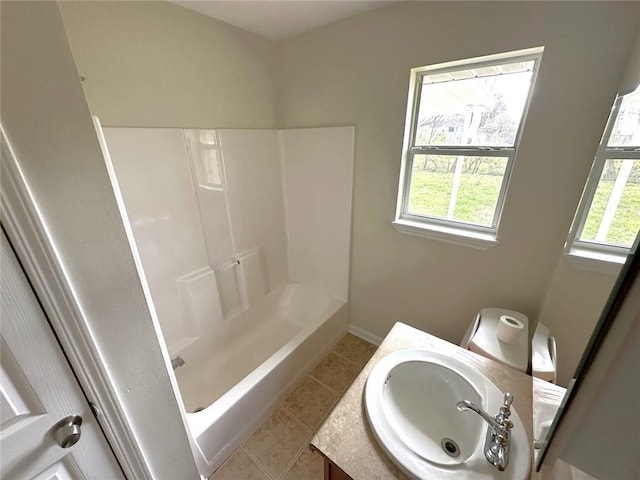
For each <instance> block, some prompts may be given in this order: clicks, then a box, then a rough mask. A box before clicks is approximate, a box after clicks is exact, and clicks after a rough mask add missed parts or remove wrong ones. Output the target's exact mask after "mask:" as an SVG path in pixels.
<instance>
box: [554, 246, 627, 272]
mask: <svg viewBox="0 0 640 480" xmlns="http://www.w3.org/2000/svg"><path fill="white" fill-rule="evenodd" d="M564 255H565V257H566V259H567V261H568V262H569V263H570V264H571V266H573V267H574V268H578V269H580V270H589V271H592V272H598V273H604V274H607V275H614V276H616V275H618V274H619V273H620V269H621V268H622V265H623V264H624V262H625V261H626V259H627V256H626V255H619V254H612V253H602V252H597V251H594V250H589V249H586V248H578V247H573V248H572V249H571V250H569V251H568V252H564Z"/></svg>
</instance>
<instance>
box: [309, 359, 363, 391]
mask: <svg viewBox="0 0 640 480" xmlns="http://www.w3.org/2000/svg"><path fill="white" fill-rule="evenodd" d="M359 371H360V367H359V366H357V365H355V364H353V363H351V362H349V361H348V360H346V359H345V358H344V357H341V356H340V355H336V354H335V353H333V352H331V353H329V355H327V356H326V357H325V359H324V360H322V362H320V364H319V365H318V366H317V367H316V368H315V369H314V370H313V372H311V376H312V377H314V378H315V379H317V380H320V381H321V382H322V383H324V384H325V385H326V386H327V387H329V388H332V389H333V390H335V391H336V392H340V393H342V392H344V391H345V390H346V389H347V387H348V386H349V385H350V384H351V382H352V381H353V379H354V378H356V375H357V374H358V372H359Z"/></svg>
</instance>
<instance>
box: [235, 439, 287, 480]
mask: <svg viewBox="0 0 640 480" xmlns="http://www.w3.org/2000/svg"><path fill="white" fill-rule="evenodd" d="M238 449H242V451H243V452H244V453H246V454H247V456H248V457H249V458H250V459H251V461H252V462H253V463H255V464H256V466H257V467H258V468H259V469H260V471H261V472H262V473H264V474H265V475H266V476H267V478H268V479H269V480H278V479H277V478H274V477H273V476H272V475H271V473H270V472H269V471H268V470H267V467H265V466H264V465H262V463H261V462H260V460H258V458H257V457H256V456H255V455H253V453H251V452H250V451H249V450H248V449H246V448H244V445H240V446H239V447H238Z"/></svg>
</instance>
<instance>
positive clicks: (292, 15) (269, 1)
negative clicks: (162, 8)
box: [169, 0, 397, 40]
mask: <svg viewBox="0 0 640 480" xmlns="http://www.w3.org/2000/svg"><path fill="white" fill-rule="evenodd" d="M169 1H170V2H171V3H175V4H177V5H181V6H183V7H186V8H189V9H191V10H195V11H196V12H199V13H202V14H204V15H207V16H209V17H213V18H215V19H218V20H221V21H223V22H225V23H229V24H231V25H234V26H236V27H238V28H241V29H243V30H247V31H249V32H252V33H255V34H257V35H260V36H262V37H266V38H269V39H272V40H281V39H283V38H287V37H291V36H294V35H297V34H299V33H303V32H306V31H309V30H312V29H314V28H317V27H319V26H321V25H326V24H328V23H332V22H336V21H338V20H342V19H343V18H347V17H351V16H353V15H357V14H359V13H362V12H365V11H367V10H372V9H374V8H378V7H382V6H384V5H388V4H390V3H394V1H397V0H390V1H385V0H374V1H361V0H343V1H333V0H326V1H317V0H316V1H313V0H311V1H282V0H266V1H245V0H235V1H233V0H232V1H217V0H169Z"/></svg>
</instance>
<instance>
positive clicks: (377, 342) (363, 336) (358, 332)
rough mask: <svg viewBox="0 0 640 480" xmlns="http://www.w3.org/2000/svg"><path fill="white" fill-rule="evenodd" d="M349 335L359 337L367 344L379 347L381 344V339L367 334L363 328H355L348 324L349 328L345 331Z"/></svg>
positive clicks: (369, 333)
mask: <svg viewBox="0 0 640 480" xmlns="http://www.w3.org/2000/svg"><path fill="white" fill-rule="evenodd" d="M347 330H348V331H349V333H352V334H353V335H355V336H356V337H360V338H361V339H363V340H366V341H367V342H369V343H373V344H374V345H376V346H379V345H380V344H381V343H382V338H380V337H378V336H377V335H374V334H373V333H371V332H368V331H367V330H365V329H364V328H360V327H356V326H355V325H351V324H349V328H348V329H347Z"/></svg>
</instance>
